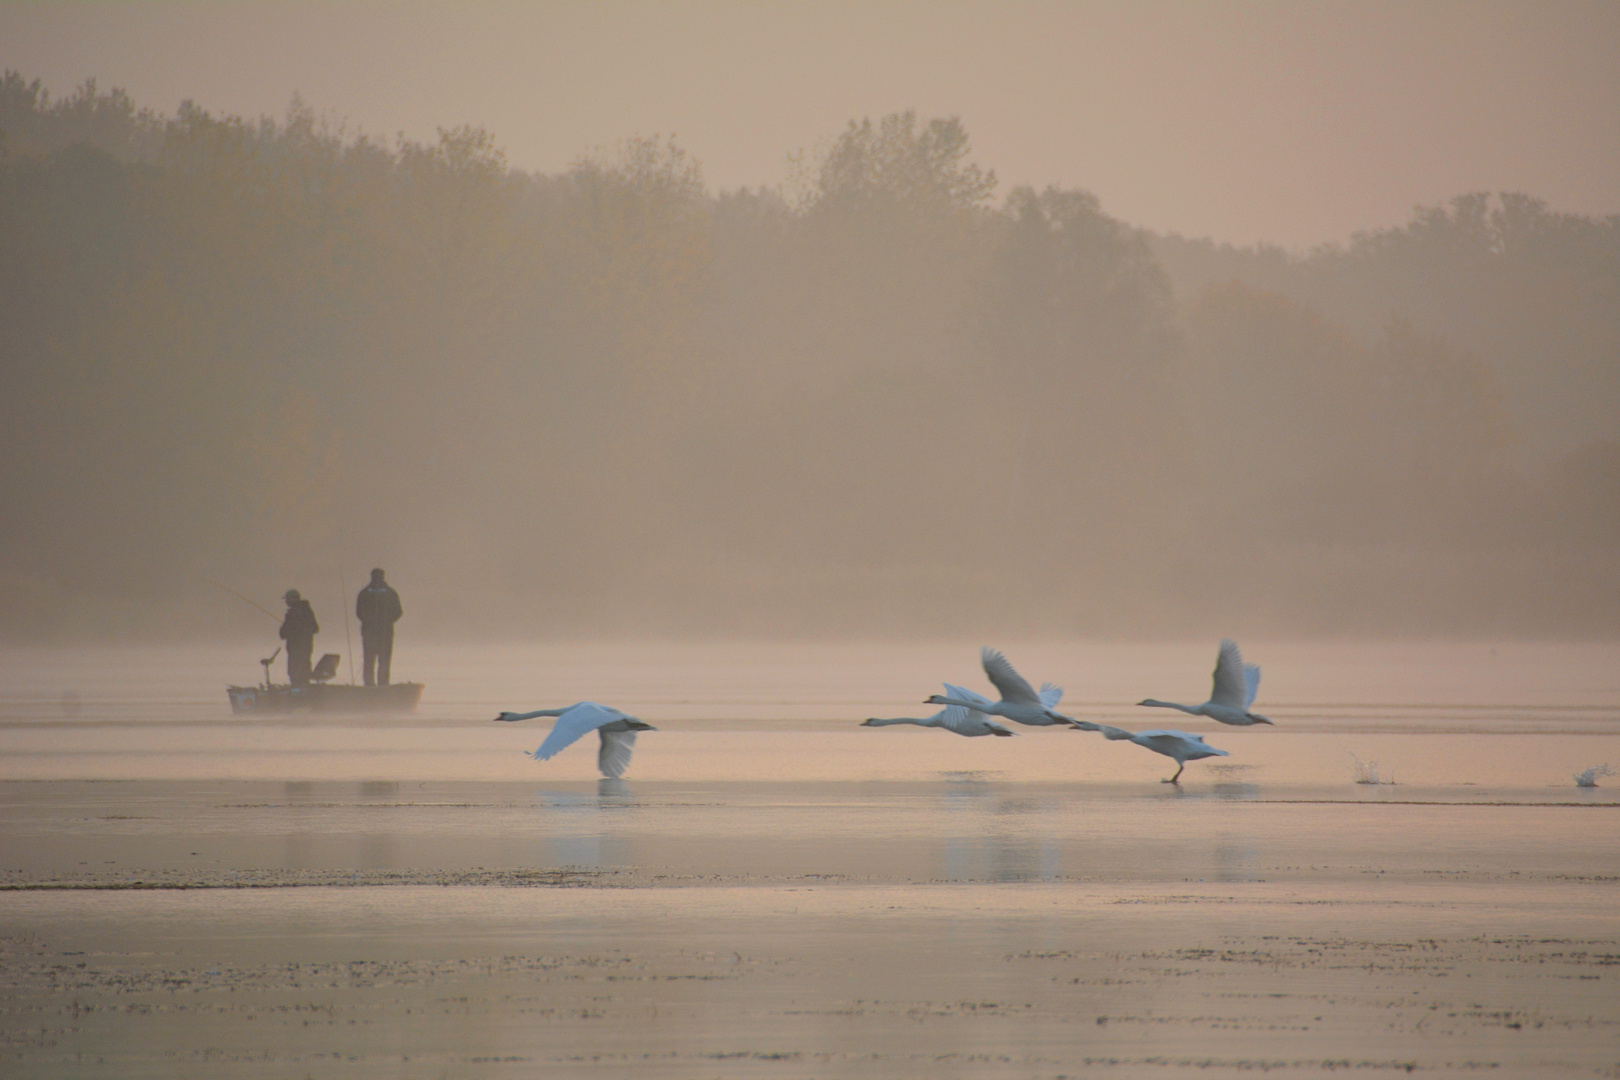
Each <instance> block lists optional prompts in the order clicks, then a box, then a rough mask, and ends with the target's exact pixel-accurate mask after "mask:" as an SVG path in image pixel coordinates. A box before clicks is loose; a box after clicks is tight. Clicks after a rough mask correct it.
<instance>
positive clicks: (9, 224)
mask: <svg viewBox="0 0 1620 1080" xmlns="http://www.w3.org/2000/svg"><path fill="white" fill-rule="evenodd" d="M1188 182H1189V183H1196V182H1197V179H1196V177H1189V178H1188ZM996 188H997V184H996V179H995V176H994V173H993V172H990V171H988V170H986V169H983V168H981V167H980V166H979V165H978V164H976V163H975V162H974V161H973V159H972V156H971V153H970V147H969V142H968V136H967V133H966V132H965V131H964V130H963V128H962V126H961V125H960V124H959V123H958V122H957V121H956V120H955V119H937V120H925V119H921V118H918V117H917V116H915V115H914V114H912V113H903V114H898V115H893V116H888V117H884V118H882V119H881V120H879V121H876V122H872V121H866V120H860V121H855V122H851V123H850V124H849V125H848V127H846V128H845V129H844V131H842V132H841V133H839V134H838V135H837V136H836V137H835V138H833V139H832V140H831V141H830V142H829V143H828V144H827V145H826V147H825V148H824V149H823V150H822V151H821V152H819V153H818V154H815V155H812V156H807V157H804V158H802V159H799V160H798V161H797V162H796V167H795V168H794V171H793V178H792V180H791V181H790V182H789V183H788V184H786V185H784V187H783V188H781V189H762V190H740V191H735V192H722V193H713V192H711V191H709V190H707V189H706V187H705V186H704V183H703V179H702V174H701V171H700V169H699V166H698V164H697V163H696V162H695V161H694V160H693V159H692V158H690V157H689V156H688V155H687V154H686V153H685V152H684V151H683V150H682V149H681V148H680V147H679V146H677V145H676V144H675V143H673V142H671V141H666V140H661V139H659V138H635V139H630V140H628V141H626V142H625V143H623V144H622V145H621V146H620V147H619V149H618V150H617V152H616V153H614V154H610V155H605V156H601V157H595V158H588V159H585V160H582V161H580V162H579V163H578V164H576V165H575V166H573V167H572V168H570V169H569V170H568V171H566V172H564V173H562V174H560V175H553V176H548V175H536V174H529V173H524V172H521V171H517V170H514V169H511V168H509V167H508V166H507V164H506V162H505V159H504V157H503V155H502V153H501V151H500V149H499V147H498V145H497V144H496V142H495V140H494V139H493V138H492V137H491V136H490V134H489V133H487V132H486V131H484V130H482V129H479V128H476V127H466V128H459V129H456V130H453V131H441V132H440V134H439V139H438V141H437V142H435V143H432V144H426V145H424V144H418V143H414V142H410V141H406V140H403V139H401V140H398V141H392V142H384V141H379V140H377V139H374V138H370V137H366V136H364V135H358V134H354V133H351V132H348V131H346V130H345V129H344V128H343V127H342V126H341V125H335V124H331V123H327V122H323V121H321V120H320V119H318V118H317V116H316V115H315V113H314V112H313V111H312V110H311V109H310V108H309V107H307V106H305V105H303V104H302V103H300V102H298V101H297V100H296V99H295V101H294V104H293V106H292V108H291V109H290V110H289V112H288V115H287V117H286V119H285V120H284V121H280V122H276V121H271V120H268V119H266V120H258V121H246V120H241V119H238V118H235V117H216V116H212V115H210V114H209V113H207V112H205V111H203V110H201V109H199V108H196V107H195V106H193V105H191V104H186V105H183V106H181V108H180V109H179V111H178V112H177V113H176V114H175V115H173V116H160V115H157V114H155V113H153V112H151V111H149V110H145V109H142V108H140V107H138V106H137V105H136V103H135V102H133V101H132V100H130V99H129V98H128V97H127V96H126V95H124V94H122V93H120V92H118V91H113V92H112V93H104V92H102V91H100V90H99V89H98V88H97V87H96V86H95V85H94V84H93V83H89V84H86V85H85V86H83V87H81V88H80V89H79V90H78V91H76V92H75V93H74V94H72V95H71V96H69V97H66V98H62V99H53V98H51V97H50V96H49V95H48V94H47V93H46V92H45V90H44V89H43V88H42V87H41V86H40V84H39V83H38V82H29V81H27V80H26V79H25V78H23V77H22V76H20V75H18V74H16V73H8V74H7V75H6V76H5V77H4V80H3V82H0V350H3V366H0V439H3V440H4V444H3V451H0V452H3V460H4V467H3V470H0V485H3V487H0V505H3V506H4V513H3V514H0V637H3V638H4V639H6V640H11V641H30V640H51V639H58V638H68V637H77V636H79V635H83V634H93V635H99V636H103V637H117V636H123V635H152V634H174V633H181V634H186V633H191V634H211V633H217V632H220V630H221V628H222V627H224V628H225V629H226V630H230V631H234V630H235V629H236V628H237V627H238V625H239V624H238V623H237V622H233V621H231V620H233V619H236V618H237V616H236V615H231V616H221V615H220V614H219V608H220V605H221V599H220V596H219V595H218V594H217V593H215V594H212V595H211V594H210V593H209V592H208V589H209V586H208V585H207V584H206V582H205V579H209V578H212V579H215V580H218V579H220V578H226V579H228V581H229V583H230V584H231V586H232V587H233V588H236V589H240V590H243V591H245V592H248V593H250V594H252V595H257V596H260V597H264V598H270V597H274V596H276V595H279V593H280V591H281V590H282V589H283V588H285V587H287V586H289V585H294V586H300V587H305V588H306V589H307V588H308V583H309V582H310V581H312V580H317V579H319V580H327V579H333V578H335V576H336V575H337V574H338V573H339V572H340V568H341V569H342V571H343V572H346V573H347V574H348V575H349V578H350V582H351V584H353V585H354V586H355V587H358V581H359V578H360V576H362V575H363V572H364V570H366V569H368V568H369V567H370V566H371V565H372V564H374V563H382V564H384V565H386V566H387V567H388V569H389V576H390V579H391V580H394V581H396V582H397V583H398V584H399V585H400V588H401V589H402V591H404V592H406V606H407V609H408V611H409V612H410V616H411V625H412V626H413V627H414V628H415V629H416V630H417V631H418V632H419V633H423V634H430V633H431V634H434V635H435V636H440V637H448V636H453V635H457V634H465V633H479V634H486V635H506V634H531V633H534V634H638V635H659V634H678V633H701V634H741V633H771V634H841V635H857V634H869V635H873V636H878V635H897V634H898V635H914V636H950V637H969V638H974V639H977V638H978V637H980V636H983V635H988V634H997V635H1018V634H1021V635H1026V636H1034V635H1042V634H1054V633H1055V634H1074V635H1112V636H1120V635H1146V634H1175V635H1181V634H1189V635H1191V634H1197V635H1212V634H1216V633H1234V634H1250V635H1253V634H1265V633H1276V634H1281V633H1307V634H1316V635H1335V634H1342V635H1350V634H1430V633H1444V634H1452V635H1500V634H1526V635H1529V634H1582V635H1591V634H1612V633H1614V632H1615V631H1617V630H1620V218H1617V217H1609V218H1605V219H1602V220H1594V219H1591V218H1584V217H1576V216H1571V215H1565V214H1558V213H1554V212H1552V211H1550V210H1549V209H1548V208H1547V207H1546V206H1544V205H1543V204H1541V203H1539V202H1537V201H1535V200H1533V199H1530V198H1527V197H1524V196H1519V195H1502V196H1498V197H1488V196H1486V195H1465V196H1463V197H1460V198H1458V199H1456V200H1453V201H1452V202H1451V203H1450V204H1448V205H1446V206H1444V207H1437V208H1431V209H1423V210H1419V211H1418V212H1417V213H1416V214H1415V216H1414V218H1413V219H1412V221H1411V222H1410V223H1409V224H1408V225H1407V226H1405V227H1404V228H1400V229H1391V230H1386V231H1382V232H1376V233H1369V234H1366V235H1361V236H1358V237H1356V238H1355V239H1354V240H1353V241H1352V242H1351V243H1349V244H1348V245H1345V246H1342V247H1341V246H1335V247H1326V248H1323V249H1320V250H1318V251H1314V252H1311V253H1309V254H1298V255H1295V254H1288V253H1284V252H1282V251H1278V250H1273V249H1268V248H1258V249H1234V248H1230V247H1218V246H1216V245H1214V244H1211V243H1208V242H1203V241H1190V240H1185V239H1182V238H1179V237H1165V236H1155V235H1153V234H1150V233H1148V232H1146V231H1143V230H1140V229H1136V228H1133V227H1131V226H1129V225H1126V224H1124V223H1122V222H1119V221H1116V220H1114V219H1113V218H1110V217H1109V216H1108V215H1106V214H1105V213H1104V212H1103V211H1102V209H1101V207H1100V206H1099V205H1098V201H1097V199H1096V198H1095V197H1094V196H1092V195H1090V194H1089V193H1087V192H1085V191H1080V190H1072V189H1062V188H1057V187H1050V188H1047V189H1045V190H1043V191H1037V190H1034V189H1031V188H1016V189H1014V190H1012V191H1011V192H1009V193H1007V194H1006V196H1005V197H1004V198H1001V199H999V200H998V199H997V197H996ZM333 593H334V595H335V594H336V589H335V588H334V589H333ZM266 602H268V601H266ZM225 603H229V601H228V600H227V601H225ZM247 617H251V618H258V619H260V620H262V616H258V615H254V614H253V613H251V612H248V616H247ZM337 617H338V613H337V612H335V611H333V612H331V614H330V616H327V615H326V614H325V613H323V614H322V618H323V621H326V622H327V626H328V629H329V630H330V629H332V628H333V626H334V621H335V620H336V619H337ZM403 629H404V624H402V631H403Z"/></svg>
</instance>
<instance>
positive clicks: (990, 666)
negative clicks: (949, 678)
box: [979, 645, 1047, 708]
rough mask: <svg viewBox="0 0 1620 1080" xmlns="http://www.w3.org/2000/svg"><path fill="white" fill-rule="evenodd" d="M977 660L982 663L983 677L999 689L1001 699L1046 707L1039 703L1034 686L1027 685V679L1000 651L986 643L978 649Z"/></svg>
mask: <svg viewBox="0 0 1620 1080" xmlns="http://www.w3.org/2000/svg"><path fill="white" fill-rule="evenodd" d="M979 660H980V662H981V663H983V664H984V674H985V677H986V678H988V679H989V680H990V682H991V684H992V685H994V686H995V688H996V689H997V690H999V691H1001V700H1002V701H1016V702H1018V703H1020V704H1023V705H1037V706H1040V707H1041V708H1047V706H1045V705H1042V704H1041V699H1040V697H1039V696H1037V695H1036V693H1035V688H1034V687H1033V686H1030V685H1029V680H1027V679H1025V678H1024V677H1023V676H1022V675H1020V674H1018V672H1017V671H1016V670H1014V668H1013V666H1012V664H1010V663H1008V661H1007V658H1006V657H1005V656H1003V655H1001V653H999V652H997V651H996V650H995V649H992V648H991V647H990V646H988V645H986V646H985V647H984V648H983V649H981V650H979Z"/></svg>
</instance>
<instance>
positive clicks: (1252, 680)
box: [1110, 638, 1271, 738]
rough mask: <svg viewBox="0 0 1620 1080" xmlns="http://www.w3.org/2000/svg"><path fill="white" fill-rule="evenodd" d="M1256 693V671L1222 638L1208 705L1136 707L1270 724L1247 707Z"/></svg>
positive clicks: (1154, 703) (1223, 720)
mask: <svg viewBox="0 0 1620 1080" xmlns="http://www.w3.org/2000/svg"><path fill="white" fill-rule="evenodd" d="M1259 692H1260V668H1259V667H1258V666H1256V665H1254V664H1245V663H1244V662H1243V654H1242V653H1241V652H1239V651H1238V646H1237V642H1235V641H1233V640H1232V639H1231V638H1226V639H1225V640H1223V641H1222V642H1221V653H1220V656H1219V657H1217V658H1216V660H1215V688H1214V689H1213V690H1212V691H1210V695H1209V700H1208V701H1206V702H1204V703H1203V704H1202V705H1178V704H1176V703H1175V702H1174V701H1159V700H1157V699H1156V698H1144V699H1142V700H1141V701H1138V702H1137V704H1138V705H1151V706H1154V707H1156V708H1160V709H1180V710H1181V711H1182V712H1184V713H1192V714H1193V715H1194V716H1207V717H1209V718H1210V719H1211V720H1217V721H1219V722H1220V723H1223V724H1236V725H1238V726H1243V725H1247V724H1269V723H1271V721H1270V720H1267V719H1266V718H1265V717H1263V716H1260V715H1257V714H1255V713H1252V712H1250V711H1249V706H1250V705H1253V704H1254V696H1255V695H1256V694H1258V693H1259ZM1110 738H1112V736H1110Z"/></svg>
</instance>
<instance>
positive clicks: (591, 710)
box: [534, 701, 624, 761]
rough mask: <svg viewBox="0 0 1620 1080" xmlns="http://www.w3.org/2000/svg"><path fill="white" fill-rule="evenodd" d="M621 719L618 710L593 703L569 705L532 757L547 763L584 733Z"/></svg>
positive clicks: (621, 714)
mask: <svg viewBox="0 0 1620 1080" xmlns="http://www.w3.org/2000/svg"><path fill="white" fill-rule="evenodd" d="M623 719H624V713H622V712H620V711H619V710H618V709H610V708H608V707H607V706H606V705H598V704H597V703H596V702H594V701H581V702H580V703H579V704H578V705H571V706H569V707H568V708H566V709H564V710H563V711H562V712H561V714H559V715H558V717H557V722H556V723H555V724H553V725H552V727H551V734H549V735H547V736H546V740H545V742H543V743H541V744H540V749H538V750H536V751H535V752H534V756H535V757H536V758H538V759H539V760H541V761H549V760H550V759H551V758H552V757H554V756H555V755H556V754H557V753H558V751H560V750H563V749H564V748H566V747H569V746H572V745H573V744H574V743H576V742H578V741H579V739H580V737H581V736H583V735H584V734H585V733H586V732H590V731H595V730H596V729H597V728H599V727H601V726H602V725H603V724H611V723H613V721H615V720H623Z"/></svg>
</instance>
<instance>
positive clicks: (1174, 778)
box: [1164, 761, 1187, 784]
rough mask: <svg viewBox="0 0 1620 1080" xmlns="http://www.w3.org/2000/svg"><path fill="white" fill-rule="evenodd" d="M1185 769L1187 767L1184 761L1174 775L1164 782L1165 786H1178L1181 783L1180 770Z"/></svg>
mask: <svg viewBox="0 0 1620 1080" xmlns="http://www.w3.org/2000/svg"><path fill="white" fill-rule="evenodd" d="M1186 767H1187V763H1186V762H1185V761H1183V762H1182V763H1181V768H1178V769H1177V770H1176V775H1174V776H1172V777H1171V778H1170V779H1168V780H1166V781H1164V782H1165V783H1166V784H1179V783H1181V770H1182V769H1185V768H1186Z"/></svg>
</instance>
